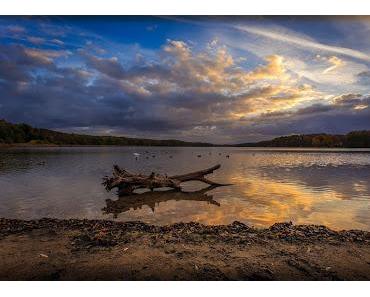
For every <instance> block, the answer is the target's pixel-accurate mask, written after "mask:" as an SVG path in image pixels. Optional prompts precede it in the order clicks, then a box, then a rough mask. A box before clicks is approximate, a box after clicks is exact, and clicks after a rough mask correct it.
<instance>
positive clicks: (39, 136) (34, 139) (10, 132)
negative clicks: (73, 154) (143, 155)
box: [0, 120, 211, 146]
mask: <svg viewBox="0 0 370 297" xmlns="http://www.w3.org/2000/svg"><path fill="white" fill-rule="evenodd" d="M26 143H27V144H31V145H121V146H124V145H138V146H211V144H209V143H201V142H186V141H180V140H173V139H168V140H155V139H143V138H129V137H118V136H93V135H83V134H75V133H63V132H57V131H52V130H48V129H39V128H33V127H31V126H30V125H27V124H12V123H9V122H7V121H5V120H0V144H26Z"/></svg>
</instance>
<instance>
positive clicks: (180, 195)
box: [102, 186, 220, 218]
mask: <svg viewBox="0 0 370 297" xmlns="http://www.w3.org/2000/svg"><path fill="white" fill-rule="evenodd" d="M216 187H217V186H209V187H206V188H204V189H202V190H198V191H191V192H184V191H178V190H166V191H153V192H144V193H139V194H138V193H134V194H131V195H122V196H119V197H118V200H112V199H106V200H105V202H106V206H105V207H104V208H103V209H102V210H103V213H104V214H113V217H114V218H117V217H118V215H119V214H120V213H124V212H127V211H129V210H137V209H142V207H143V206H148V207H149V208H150V209H151V210H152V212H153V213H154V212H155V207H156V206H157V207H158V206H159V204H160V203H161V202H168V201H204V202H207V203H208V204H211V205H215V206H220V203H218V202H217V201H216V200H214V199H213V195H209V194H207V192H209V191H211V190H212V189H215V188H216ZM194 207H196V205H195V206H194Z"/></svg>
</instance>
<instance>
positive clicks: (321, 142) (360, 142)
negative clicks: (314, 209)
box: [237, 130, 370, 148]
mask: <svg viewBox="0 0 370 297" xmlns="http://www.w3.org/2000/svg"><path fill="white" fill-rule="evenodd" d="M237 146H246V147H347V148H370V130H368V131H366V130H365V131H353V132H350V133H348V134H345V135H330V134H309V135H291V136H281V137H278V138H274V139H272V140H267V141H260V142H255V143H241V144H238V145H237Z"/></svg>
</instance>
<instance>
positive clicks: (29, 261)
mask: <svg viewBox="0 0 370 297" xmlns="http://www.w3.org/2000/svg"><path fill="white" fill-rule="evenodd" d="M0 246H1V248H0V280H370V232H366V231H360V230H349V231H333V230H330V229H328V228H326V227H325V226H317V225H293V224H292V223H277V224H274V225H273V226H271V227H270V228H266V229H255V228H253V227H248V226H247V225H244V224H242V223H240V222H234V223H232V224H230V225H219V226H206V225H202V224H199V223H194V222H190V223H178V224H173V225H167V226H154V225H148V224H145V223H142V222H115V221H104V220H86V219H84V220H81V219H70V220H59V219H41V220H31V221H23V220H14V219H4V218H0Z"/></svg>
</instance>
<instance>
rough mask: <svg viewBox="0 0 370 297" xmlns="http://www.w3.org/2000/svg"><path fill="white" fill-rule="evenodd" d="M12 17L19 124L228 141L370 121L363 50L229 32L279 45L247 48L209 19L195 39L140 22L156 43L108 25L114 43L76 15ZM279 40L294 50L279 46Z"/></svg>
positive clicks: (8, 88) (7, 90)
mask: <svg viewBox="0 0 370 297" xmlns="http://www.w3.org/2000/svg"><path fill="white" fill-rule="evenodd" d="M8 20H9V19H8ZM8 20H2V21H1V20H0V32H5V33H6V36H7V38H4V39H3V40H2V41H1V42H0V92H1V97H0V118H5V119H7V120H10V121H14V122H27V123H30V124H32V125H36V126H40V127H47V128H53V129H58V130H62V131H73V132H81V133H93V134H109V135H128V136H138V137H152V138H178V139H184V140H194V141H212V142H217V143H235V142H246V141H255V140H261V139H267V138H270V137H274V136H278V135H282V134H291V133H316V132H332V133H344V132H348V131H350V130H355V129H366V128H368V127H370V108H369V103H370V99H369V98H370V96H369V95H368V94H370V90H369V88H368V83H366V81H367V82H368V81H369V79H368V78H369V77H370V75H369V72H370V69H369V68H368V66H369V65H368V64H367V58H365V56H366V57H367V55H366V54H365V53H364V50H361V51H360V50H355V49H350V48H349V47H342V46H341V47H337V46H329V45H326V44H324V43H322V42H317V41H315V40H314V39H313V38H312V39H309V38H308V37H306V35H303V34H298V33H294V34H293V33H292V34H290V35H287V34H286V32H288V31H279V32H277V31H276V30H275V31H271V30H270V29H269V26H266V27H265V28H262V27H258V28H257V27H256V26H238V28H237V29H233V30H234V31H232V32H229V31H228V32H229V33H228V34H230V36H231V35H232V34H236V35H235V36H240V31H243V32H244V31H245V32H248V34H249V35H252V36H262V37H263V38H264V39H266V38H267V39H269V40H270V43H269V45H268V46H266V43H265V41H262V43H260V40H259V39H253V38H252V39H240V44H242V46H240V47H238V48H236V47H233V46H229V43H228V42H223V41H225V40H226V39H225V38H224V36H221V34H219V35H220V36H219V38H218V37H217V36H216V34H215V33H219V31H217V30H216V31H215V32H214V31H212V30H213V29H212V28H219V27H218V26H216V27H214V25H212V26H210V27H209V28H208V27H207V25H206V24H207V23H205V22H202V26H201V27H202V28H203V27H206V28H207V31H205V32H199V33H198V32H196V30H194V33H192V37H193V38H192V39H189V38H185V37H183V36H181V33H182V32H181V31H179V32H175V33H174V35H177V36H171V34H169V36H167V35H166V34H164V33H163V26H164V24H167V22H170V23H171V22H176V21H174V20H165V21H163V20H162V21H161V22H162V23H158V24H156V23H153V24H150V25H148V23H147V22H146V23H145V24H144V23H143V25H142V26H141V27H142V28H141V29H142V31H141V34H149V35H147V36H146V39H143V40H141V39H140V36H137V37H135V38H136V39H137V40H138V41H136V39H135V38H134V40H133V41H132V40H131V41H130V42H122V39H121V36H123V35H124V34H122V32H121V30H126V29H121V28H122V27H119V26H117V25H114V26H115V27H109V28H110V29H111V30H112V33H111V35H114V34H115V35H114V36H115V37H114V38H113V37H110V38H108V37H107V36H108V35H107V36H105V35H104V34H103V33H102V32H101V31H99V32H92V31H86V30H82V29H81V28H79V27H78V26H77V25H74V24H73V22H72V21H71V19H68V18H67V19H66V20H65V22H66V24H65V25H63V26H62V25H59V24H57V22H53V21H51V22H47V21H46V20H43V19H18V18H12V20H13V22H12V23H13V24H12V25H10V24H9V23H8ZM17 20H19V22H17ZM17 23H19V24H17ZM192 23H193V22H190V24H186V26H194V25H193V24H192ZM14 24H17V25H16V26H15V25H14ZM136 24H137V23H136ZM100 25H104V23H100ZM107 26H108V25H107ZM136 26H140V25H136ZM184 26H185V25H184ZM149 27H152V28H155V29H153V30H151V29H150V30H149V29H148V28H149ZM23 28H27V31H26V30H25V29H23ZM94 28H95V27H94ZM230 28H234V26H231V25H230V26H228V29H227V30H231V29H230ZM106 29H107V28H106ZM136 29H137V30H138V28H136ZM114 30H117V31H115V32H113V31H114ZM127 30H128V29H127ZM125 32H126V31H125ZM220 32H221V31H220ZM289 32H291V31H289ZM113 33H114V34H113ZM126 33H127V35H129V31H127V32H126ZM156 34H157V35H156ZM223 34H224V32H223ZM238 34H239V35H238ZM152 35H156V36H158V38H159V36H163V35H164V36H165V37H164V38H162V39H161V40H160V41H161V42H157V41H155V45H150V44H149V45H148V44H147V47H144V46H142V45H141V44H140V42H141V43H145V42H147V41H146V40H147V39H150V38H152ZM199 36H202V37H199ZM241 36H244V33H243V34H242V35H241ZM275 41H279V42H283V43H285V44H286V46H285V47H283V48H281V47H279V46H277V47H275V46H274V45H275V44H274V42H275ZM151 42H152V43H154V41H151ZM233 42H234V43H235V40H234V41H233ZM234 43H233V44H234ZM291 45H294V47H295V49H294V50H293V49H292V47H291ZM297 48H303V49H302V50H300V49H297ZM307 48H309V49H310V52H309V53H308V54H307ZM259 49H260V50H259ZM316 50H318V51H317V52H315V51H316ZM323 52H325V53H323ZM257 53H258V54H257ZM334 54H335V55H334ZM358 60H361V61H362V62H361V63H360V62H358Z"/></svg>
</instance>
